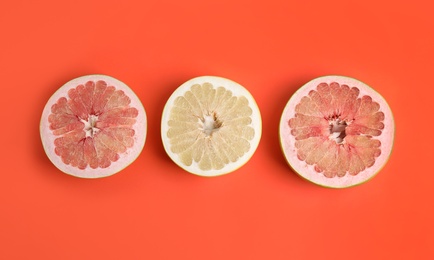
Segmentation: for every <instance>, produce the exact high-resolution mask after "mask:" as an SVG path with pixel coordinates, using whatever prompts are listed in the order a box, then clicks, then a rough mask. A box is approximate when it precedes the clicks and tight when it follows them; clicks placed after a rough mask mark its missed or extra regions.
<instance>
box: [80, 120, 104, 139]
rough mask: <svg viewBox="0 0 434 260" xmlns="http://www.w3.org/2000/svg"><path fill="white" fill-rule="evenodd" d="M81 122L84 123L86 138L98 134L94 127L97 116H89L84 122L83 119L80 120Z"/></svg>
mask: <svg viewBox="0 0 434 260" xmlns="http://www.w3.org/2000/svg"><path fill="white" fill-rule="evenodd" d="M80 121H81V122H83V123H84V129H83V130H84V132H85V133H86V137H93V136H94V135H95V134H96V133H98V131H99V129H98V128H97V127H95V123H96V121H98V116H96V115H89V119H88V120H87V121H86V120H84V119H80Z"/></svg>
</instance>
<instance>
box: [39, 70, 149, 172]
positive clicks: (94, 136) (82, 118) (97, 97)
mask: <svg viewBox="0 0 434 260" xmlns="http://www.w3.org/2000/svg"><path fill="white" fill-rule="evenodd" d="M146 128H147V119H146V113H145V110H144V108H143V106H142V103H141V102H140V100H139V98H138V97H137V96H136V95H135V94H134V92H133V91H132V90H131V89H130V88H129V87H128V86H127V85H125V84H124V83H123V82H121V81H119V80H117V79H115V78H112V77H109V76H105V75H88V76H83V77H79V78H76V79H73V80H71V81H69V82H67V83H66V84H65V85H63V86H62V87H61V88H60V89H59V90H57V91H56V92H55V93H54V94H53V96H51V98H50V99H49V100H48V102H47V104H46V106H45V108H44V110H43V112H42V117H41V123H40V134H41V139H42V144H43V146H44V149H45V152H46V154H47V156H48V158H49V159H50V160H51V161H52V163H53V164H54V165H55V166H56V167H57V168H59V169H60V170H61V171H63V172H65V173H67V174H70V175H74V176H77V177H82V178H99V177H105V176H109V175H112V174H114V173H117V172H119V171H120V170H122V169H123V168H125V167H126V166H128V165H129V164H130V163H132V162H133V161H134V160H135V159H136V158H137V157H138V155H139V154H140V152H141V151H142V149H143V146H144V144H145V139H146V130H147V129H146Z"/></svg>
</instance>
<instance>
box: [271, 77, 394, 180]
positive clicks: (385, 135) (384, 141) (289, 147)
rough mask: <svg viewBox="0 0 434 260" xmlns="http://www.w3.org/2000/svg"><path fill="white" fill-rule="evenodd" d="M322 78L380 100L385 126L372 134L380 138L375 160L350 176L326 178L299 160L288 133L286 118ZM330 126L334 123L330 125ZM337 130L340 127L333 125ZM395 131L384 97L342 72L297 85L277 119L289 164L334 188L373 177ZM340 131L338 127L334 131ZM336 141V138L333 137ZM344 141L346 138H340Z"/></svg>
mask: <svg viewBox="0 0 434 260" xmlns="http://www.w3.org/2000/svg"><path fill="white" fill-rule="evenodd" d="M322 82H325V83H327V84H330V83H332V82H337V83H339V84H340V85H343V84H345V85H348V86H349V87H350V88H351V87H357V88H358V89H359V90H360V94H359V98H360V97H362V96H364V95H368V96H370V97H371V98H372V99H373V101H375V102H377V103H379V105H380V111H382V112H383V113H384V115H385V119H384V121H383V123H384V125H385V127H384V129H383V130H382V133H381V135H380V136H375V137H373V138H375V139H378V140H380V142H381V154H380V156H379V157H377V158H376V160H375V164H374V165H373V166H371V167H369V168H367V169H365V170H364V171H363V172H360V173H359V174H357V175H355V176H352V175H349V174H348V173H347V174H346V175H345V176H344V177H334V178H327V177H325V176H324V175H323V174H322V173H318V172H316V171H315V170H314V165H308V164H307V163H306V162H304V161H301V160H299V159H298V158H297V150H296V148H295V137H294V136H293V135H291V129H290V127H289V125H288V120H289V119H290V118H293V117H294V116H295V106H296V105H297V104H298V102H299V101H300V100H301V98H302V97H303V96H307V95H308V93H309V91H311V90H314V89H316V87H317V86H318V84H320V83H322ZM332 127H333V126H332ZM336 130H340V129H336ZM394 131H395V124H394V120H393V115H392V111H391V110H390V107H389V105H388V104H387V102H386V100H385V99H384V98H383V97H382V96H381V95H380V94H378V93H377V92H376V91H375V90H373V89H372V88H370V87H369V86H368V85H366V84H365V83H363V82H361V81H358V80H356V79H353V78H349V77H344V76H324V77H320V78H316V79H314V80H312V81H310V82H308V83H306V84H305V85H304V86H302V87H301V88H300V89H298V90H297V91H296V92H295V93H294V94H293V95H292V97H291V98H290V100H289V101H288V103H287V104H286V106H285V108H284V110H283V114H282V117H281V120H280V127H279V132H280V143H281V146H282V150H283V153H284V155H285V158H286V160H287V161H288V163H289V165H290V166H291V167H292V168H293V169H294V170H295V171H296V172H297V173H298V174H299V175H300V176H302V177H303V178H305V179H307V180H309V181H311V182H313V183H316V184H318V185H321V186H326V187H333V188H344V187H349V186H354V185H357V184H360V183H363V182H365V181H367V180H368V179H370V178H371V177H373V176H374V175H375V174H376V173H378V171H380V170H381V168H382V167H383V166H384V165H385V164H386V162H387V160H388V158H389V156H390V153H391V151H392V146H393V139H394ZM336 132H337V133H339V131H336ZM337 136H339V135H337V134H334V133H331V134H330V136H329V138H330V139H333V138H335V140H336V138H337ZM336 141H339V140H336ZM342 141H343V142H345V140H342Z"/></svg>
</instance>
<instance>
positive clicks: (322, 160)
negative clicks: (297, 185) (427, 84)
mask: <svg viewBox="0 0 434 260" xmlns="http://www.w3.org/2000/svg"><path fill="white" fill-rule="evenodd" d="M279 130H280V131H279V132H280V142H281V146H282V150H283V153H284V155H285V158H286V160H287V161H288V163H289V165H290V166H291V168H293V169H294V170H295V172H297V173H298V174H299V175H300V176H301V177H303V178H305V179H307V180H309V181H311V182H313V183H315V184H318V185H321V186H325V187H332V188H344V187H350V186H354V185H357V184H360V183H363V182H365V181H367V180H369V179H370V178H372V177H373V176H374V175H375V174H376V173H378V172H379V171H380V170H381V168H382V167H383V166H384V165H385V164H386V162H387V160H388V159H389V156H390V154H391V151H392V146H393V140H394V132H395V124H394V120H393V115H392V111H391V110H390V107H389V105H388V104H387V102H386V100H385V99H384V98H383V97H382V96H381V95H380V94H378V93H377V92H376V91H375V90H373V89H372V88H370V87H369V86H368V85H366V84H365V83H363V82H361V81H359V80H356V79H353V78H349V77H344V76H324V77H320V78H316V79H314V80H312V81H310V82H308V83H307V84H305V85H304V86H302V87H301V88H300V89H299V90H297V91H296V92H295V93H294V95H293V96H292V97H291V98H290V100H289V101H288V103H287V105H286V107H285V109H284V111H283V114H282V117H281V121H280V129H279Z"/></svg>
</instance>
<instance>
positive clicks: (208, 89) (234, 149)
mask: <svg viewBox="0 0 434 260" xmlns="http://www.w3.org/2000/svg"><path fill="white" fill-rule="evenodd" d="M251 114H252V109H251V108H250V107H249V106H248V100H247V99H246V98H245V97H243V96H241V97H234V96H233V95H232V92H231V91H230V90H226V89H225V88H223V87H217V88H214V86H213V85H212V84H211V83H205V84H202V85H200V84H195V85H193V86H192V87H191V91H187V92H186V93H185V94H184V95H183V96H180V97H178V98H177V99H175V102H174V106H173V108H172V109H171V111H170V120H169V122H168V123H169V130H168V132H167V137H168V138H169V139H170V144H171V148H170V149H171V150H172V152H173V153H176V154H179V156H180V158H181V161H182V163H184V164H185V165H187V166H190V165H191V164H192V163H193V161H194V162H195V163H197V164H198V165H199V168H200V169H201V170H210V169H215V170H220V169H222V168H223V167H224V166H225V165H226V164H228V163H230V162H235V161H237V160H238V159H239V158H240V157H241V156H243V155H244V154H245V153H246V152H247V151H248V150H249V149H250V142H249V141H251V140H252V139H253V137H254V135H255V130H254V129H253V127H251V126H250V124H251V122H252V119H251V118H250V116H251Z"/></svg>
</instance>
